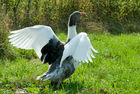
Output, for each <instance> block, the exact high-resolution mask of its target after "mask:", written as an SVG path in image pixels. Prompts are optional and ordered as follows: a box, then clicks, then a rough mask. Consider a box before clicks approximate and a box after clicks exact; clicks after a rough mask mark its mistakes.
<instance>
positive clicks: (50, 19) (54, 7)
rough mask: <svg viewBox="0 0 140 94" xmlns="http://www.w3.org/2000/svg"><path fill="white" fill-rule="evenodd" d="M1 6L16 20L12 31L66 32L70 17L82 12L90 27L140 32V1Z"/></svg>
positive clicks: (36, 1) (60, 0)
mask: <svg viewBox="0 0 140 94" xmlns="http://www.w3.org/2000/svg"><path fill="white" fill-rule="evenodd" d="M29 1H30V2H29ZM0 3H1V7H0V8H2V12H3V13H4V14H5V15H8V16H9V19H10V20H12V29H18V28H22V27H25V26H31V25H35V24H45V25H50V26H51V27H53V28H54V29H58V28H59V29H64V28H65V29H66V26H67V21H68V17H69V14H70V13H72V12H73V11H76V10H79V11H84V12H86V13H87V14H88V18H87V19H86V20H85V22H86V23H89V22H99V23H102V26H103V27H104V28H106V29H107V30H108V31H109V32H111V33H112V32H113V33H122V32H124V33H125V32H139V31H140V29H139V25H140V23H139V20H140V1H139V0H117V1H114V0H24V1H22V0H2V1H0ZM82 22H83V21H82ZM81 24H82V23H81ZM83 25H85V24H84V23H83V24H82V25H81V28H82V27H83ZM84 29H86V28H85V27H84Z"/></svg>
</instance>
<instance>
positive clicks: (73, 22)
mask: <svg viewBox="0 0 140 94" xmlns="http://www.w3.org/2000/svg"><path fill="white" fill-rule="evenodd" d="M68 25H69V26H74V25H76V19H74V17H73V16H70V18H69V22H68Z"/></svg>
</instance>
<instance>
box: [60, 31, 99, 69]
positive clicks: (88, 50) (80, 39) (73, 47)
mask: <svg viewBox="0 0 140 94" xmlns="http://www.w3.org/2000/svg"><path fill="white" fill-rule="evenodd" d="M92 50H93V51H94V52H95V53H98V52H97V51H96V50H95V49H94V48H93V46H92V44H91V42H90V40H89V38H88V36H87V34H86V33H80V34H78V35H77V36H75V37H74V38H73V39H72V40H71V41H70V42H68V43H67V44H66V45H65V47H64V52H63V55H62V58H61V61H60V67H61V66H62V64H63V61H64V60H65V59H66V58H67V57H68V56H72V57H73V58H74V60H75V61H77V62H88V60H89V61H90V62H92V59H91V57H93V58H95V56H94V55H93V53H92Z"/></svg>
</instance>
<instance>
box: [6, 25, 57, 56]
mask: <svg viewBox="0 0 140 94" xmlns="http://www.w3.org/2000/svg"><path fill="white" fill-rule="evenodd" d="M11 33H12V35H10V36H9V38H10V40H9V41H10V42H11V44H12V45H13V46H16V47H17V48H22V49H34V50H35V52H36V53H37V55H38V57H39V58H40V57H41V49H42V48H43V46H45V45H46V44H47V43H48V42H49V40H50V39H51V38H53V37H55V39H57V40H58V38H57V36H56V35H55V34H54V32H53V30H52V29H51V27H49V26H43V25H35V26H32V27H26V28H24V29H20V30H16V31H12V32H11Z"/></svg>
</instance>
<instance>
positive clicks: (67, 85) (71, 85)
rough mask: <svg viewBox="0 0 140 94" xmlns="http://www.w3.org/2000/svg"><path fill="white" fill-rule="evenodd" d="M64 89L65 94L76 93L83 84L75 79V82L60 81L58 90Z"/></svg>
mask: <svg viewBox="0 0 140 94" xmlns="http://www.w3.org/2000/svg"><path fill="white" fill-rule="evenodd" d="M61 89H62V90H64V91H66V93H67V94H72V93H74V94H75V93H77V92H79V91H81V90H82V89H83V84H82V83H80V82H78V81H76V82H70V81H67V82H62V83H61V87H60V90H61Z"/></svg>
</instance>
